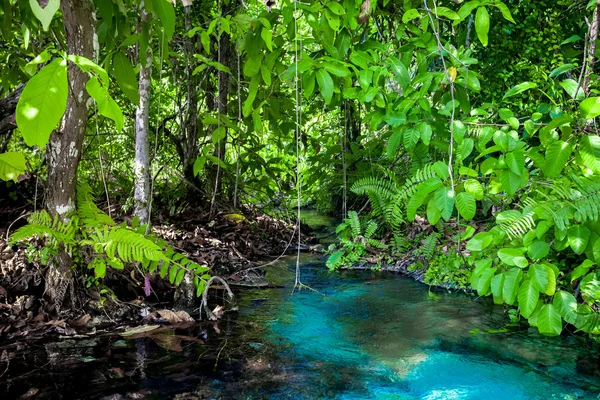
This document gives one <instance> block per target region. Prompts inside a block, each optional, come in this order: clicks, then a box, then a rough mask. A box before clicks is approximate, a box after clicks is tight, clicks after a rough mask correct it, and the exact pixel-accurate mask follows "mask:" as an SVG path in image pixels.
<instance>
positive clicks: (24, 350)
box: [0, 255, 600, 400]
mask: <svg viewBox="0 0 600 400" xmlns="http://www.w3.org/2000/svg"><path fill="white" fill-rule="evenodd" d="M301 263H302V268H301V279H302V282H303V283H305V284H307V285H309V286H310V287H311V288H312V289H314V290H316V291H318V292H315V291H310V290H303V291H301V292H296V293H294V294H292V288H293V283H294V276H295V270H294V266H295V259H293V258H288V259H286V260H285V261H284V262H281V263H280V264H278V265H275V266H273V267H269V269H268V278H269V280H270V281H271V282H272V283H273V287H271V288H268V289H257V290H243V291H241V292H239V293H238V300H239V309H240V311H239V313H238V314H226V317H225V318H224V320H222V321H220V322H203V323H201V324H197V325H195V326H193V327H188V328H176V329H173V328H170V327H164V328H161V329H158V330H156V331H152V332H149V333H147V334H143V335H140V336H138V337H137V338H131V337H122V336H120V335H118V334H117V333H111V334H106V335H92V336H91V337H89V338H82V339H69V340H62V341H57V342H49V343H38V342H29V341H24V342H22V343H17V344H14V345H8V346H4V347H0V399H13V398H15V399H16V398H19V397H20V396H22V395H24V394H27V393H31V391H36V393H37V397H38V398H45V399H55V398H56V399H60V398H86V399H125V398H143V399H172V398H177V399H179V400H181V399H483V400H496V399H498V400H503V399H506V400H518V399H598V398H600V397H599V396H598V394H599V393H600V352H599V345H598V344H595V343H589V342H588V341H587V340H586V339H585V338H584V337H582V336H574V335H570V334H566V335H563V336H562V337H558V338H548V337H543V336H540V335H539V334H537V332H536V331H535V330H527V328H523V327H511V326H507V324H508V323H509V318H508V316H507V314H506V313H505V310H504V309H503V308H502V307H500V306H495V305H494V304H492V302H491V301H489V299H487V298H477V297H476V296H472V295H466V294H460V293H448V292H445V291H441V292H440V291H438V292H436V296H430V294H429V289H428V287H427V286H425V285H423V284H420V283H417V282H414V281H412V280H410V279H408V278H404V277H402V276H398V275H394V274H389V273H381V272H371V271H342V272H329V271H328V270H327V269H326V268H325V266H324V260H323V259H322V258H319V257H318V256H310V255H302V260H301ZM503 328H506V329H503ZM490 330H494V331H495V332H498V331H499V330H500V332H499V333H491V332H490ZM492 332H493V331H492ZM2 371H4V372H2Z"/></svg>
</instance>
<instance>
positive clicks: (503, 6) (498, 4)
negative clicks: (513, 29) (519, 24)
mask: <svg viewBox="0 0 600 400" xmlns="http://www.w3.org/2000/svg"><path fill="white" fill-rule="evenodd" d="M494 6H496V7H497V8H498V9H499V10H500V12H501V13H502V16H503V17H504V19H505V20H507V21H510V22H512V23H513V24H516V22H515V20H514V19H513V17H512V15H511V14H510V10H509V9H508V7H507V6H506V4H504V3H501V2H500V1H496V2H495V3H494Z"/></svg>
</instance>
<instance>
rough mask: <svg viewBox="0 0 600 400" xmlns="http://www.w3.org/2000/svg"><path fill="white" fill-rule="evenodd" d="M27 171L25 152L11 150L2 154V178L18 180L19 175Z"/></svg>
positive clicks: (0, 178) (0, 162)
mask: <svg viewBox="0 0 600 400" xmlns="http://www.w3.org/2000/svg"><path fill="white" fill-rule="evenodd" d="M23 172H25V156H24V155H23V153H17V152H13V151H10V152H8V153H1V154H0V180H3V181H8V180H13V181H15V182H17V180H18V178H19V175H21V174H22V173H23Z"/></svg>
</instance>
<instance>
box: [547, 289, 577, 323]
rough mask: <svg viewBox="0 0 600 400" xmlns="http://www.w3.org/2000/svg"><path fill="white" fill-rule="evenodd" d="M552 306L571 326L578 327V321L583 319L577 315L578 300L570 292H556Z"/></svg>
mask: <svg viewBox="0 0 600 400" xmlns="http://www.w3.org/2000/svg"><path fill="white" fill-rule="evenodd" d="M552 305H553V306H554V308H555V309H556V310H557V311H558V313H559V314H560V315H561V316H562V317H563V318H564V320H565V321H566V322H568V323H569V324H573V325H576V323H577V320H578V319H581V316H580V315H578V314H577V300H575V297H574V296H573V295H572V294H571V293H569V292H565V291H564V290H559V291H558V292H556V294H555V295H554V299H553V300H552Z"/></svg>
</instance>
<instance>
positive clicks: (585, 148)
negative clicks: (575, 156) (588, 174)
mask: <svg viewBox="0 0 600 400" xmlns="http://www.w3.org/2000/svg"><path fill="white" fill-rule="evenodd" d="M579 155H580V156H581V159H582V160H583V162H584V164H585V166H586V167H587V168H589V169H590V170H592V172H594V173H596V174H600V136H596V135H584V136H583V137H582V138H581V141H580V142H579Z"/></svg>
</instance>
